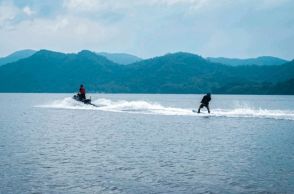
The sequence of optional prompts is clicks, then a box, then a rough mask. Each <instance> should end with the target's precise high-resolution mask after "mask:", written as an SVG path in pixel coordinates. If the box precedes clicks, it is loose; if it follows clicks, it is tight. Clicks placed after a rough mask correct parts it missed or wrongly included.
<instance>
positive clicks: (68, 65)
mask: <svg viewBox="0 0 294 194" xmlns="http://www.w3.org/2000/svg"><path fill="white" fill-rule="evenodd" d="M293 80H294V62H293V61H291V62H288V63H286V64H283V65H267V66H258V65H246V66H230V65H223V64H220V63H213V62H210V61H208V60H206V59H204V58H202V57H201V56H198V55H194V54H190V53H183V52H179V53H173V54H168V55H164V56H160V57H155V58H151V59H147V60H142V61H140V62H137V63H133V64H130V65H120V64H117V63H114V62H112V61H111V60H108V59H107V58H106V57H103V56H100V55H97V54H96V53H94V52H91V51H86V50H84V51H81V52H79V53H78V54H64V53H58V52H53V51H48V50H41V51H38V52H37V53H35V54H34V55H32V56H31V57H28V58H25V59H21V60H19V61H16V62H14V63H10V64H7V65H3V66H1V67H0V91H1V92H75V91H76V90H77V88H78V87H79V85H80V84H81V83H84V85H85V86H86V88H87V89H88V91H92V92H127V93H206V92H212V93H224V94H294V84H293V82H294V81H293Z"/></svg>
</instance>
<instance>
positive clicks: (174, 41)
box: [0, 0, 294, 58]
mask: <svg viewBox="0 0 294 194" xmlns="http://www.w3.org/2000/svg"><path fill="white" fill-rule="evenodd" d="M0 1H1V0H0ZM293 10H294V1H292V0H123V1H119V0H63V1H61V0H50V1H49V0H42V1H35V0H26V1H18V0H2V3H0V45H1V47H0V55H4V54H8V53H10V52H12V51H15V50H18V49H22V48H33V49H41V48H47V49H54V50H59V51H68V52H73V51H79V50H81V49H91V50H95V51H110V52H130V53H133V54H137V55H139V56H141V57H151V56H155V55H161V54H165V53H167V52H175V51H179V50H182V51H188V52H193V53H197V54H201V55H204V56H228V57H234V56H238V57H253V56H258V55H274V56H280V57H285V58H293V53H294V46H292V44H291V42H294V34H293V31H294V14H293ZM23 37H26V38H23Z"/></svg>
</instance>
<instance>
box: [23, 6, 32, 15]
mask: <svg viewBox="0 0 294 194" xmlns="http://www.w3.org/2000/svg"><path fill="white" fill-rule="evenodd" d="M22 10H23V12H24V13H25V14H26V15H28V16H31V15H33V14H34V11H33V10H32V9H31V8H30V7H29V6H25V7H24V8H23V9H22Z"/></svg>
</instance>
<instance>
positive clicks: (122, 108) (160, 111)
mask: <svg viewBox="0 0 294 194" xmlns="http://www.w3.org/2000/svg"><path fill="white" fill-rule="evenodd" d="M93 104H95V105H97V107H95V106H91V105H86V104H83V103H80V102H77V101H75V100H73V99H72V98H64V99H62V100H56V101H53V102H52V103H49V104H46V105H40V106H37V107H41V108H57V109H81V110H100V111H109V112H126V113H136V114H153V115H175V116H176V115H179V116H198V117H201V116H211V117H230V118H267V119H282V120H293V121H294V111H290V110H289V111H287V110H267V109H253V108H249V107H245V108H235V109H213V111H212V113H211V114H206V113H202V114H197V113H194V112H193V111H192V109H184V108H175V107H166V106H163V105H161V104H159V103H154V102H147V101H126V100H118V101H112V100H109V99H104V98H101V99H97V100H95V101H93Z"/></svg>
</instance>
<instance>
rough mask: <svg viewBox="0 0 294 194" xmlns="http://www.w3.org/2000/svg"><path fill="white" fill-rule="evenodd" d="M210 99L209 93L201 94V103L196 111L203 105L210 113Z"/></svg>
mask: <svg viewBox="0 0 294 194" xmlns="http://www.w3.org/2000/svg"><path fill="white" fill-rule="evenodd" d="M210 100H211V97H210V95H205V96H203V98H202V100H201V104H200V106H199V109H198V113H200V109H201V108H203V107H206V108H207V110H208V113H210V109H209V102H210Z"/></svg>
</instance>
